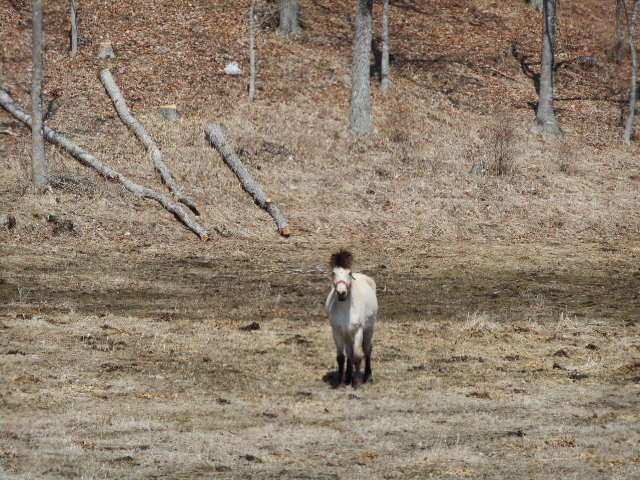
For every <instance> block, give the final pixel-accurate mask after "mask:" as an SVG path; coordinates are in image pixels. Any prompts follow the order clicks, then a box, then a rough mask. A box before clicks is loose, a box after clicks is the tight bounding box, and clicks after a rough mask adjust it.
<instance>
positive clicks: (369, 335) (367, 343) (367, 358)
mask: <svg viewBox="0 0 640 480" xmlns="http://www.w3.org/2000/svg"><path fill="white" fill-rule="evenodd" d="M362 349H363V350H364V379H363V380H364V382H367V381H368V380H369V379H370V378H371V352H372V350H373V327H371V328H368V329H366V330H365V331H364V335H363V337H362Z"/></svg>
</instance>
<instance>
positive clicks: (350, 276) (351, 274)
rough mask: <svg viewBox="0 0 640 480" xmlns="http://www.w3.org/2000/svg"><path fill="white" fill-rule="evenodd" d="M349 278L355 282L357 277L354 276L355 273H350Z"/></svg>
mask: <svg viewBox="0 0 640 480" xmlns="http://www.w3.org/2000/svg"><path fill="white" fill-rule="evenodd" d="M349 278H351V280H355V279H356V277H354V276H353V272H349Z"/></svg>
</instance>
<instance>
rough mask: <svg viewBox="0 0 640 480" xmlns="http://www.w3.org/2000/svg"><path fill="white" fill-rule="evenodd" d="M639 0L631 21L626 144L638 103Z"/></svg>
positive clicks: (635, 0) (634, 2)
mask: <svg viewBox="0 0 640 480" xmlns="http://www.w3.org/2000/svg"><path fill="white" fill-rule="evenodd" d="M638 6H640V1H639V0H633V11H632V13H631V19H630V20H629V49H630V51H631V85H629V114H628V116H627V121H626V124H625V128H624V143H626V144H629V143H631V137H633V133H634V130H635V119H636V101H637V92H638V49H637V48H636V20H637V18H638Z"/></svg>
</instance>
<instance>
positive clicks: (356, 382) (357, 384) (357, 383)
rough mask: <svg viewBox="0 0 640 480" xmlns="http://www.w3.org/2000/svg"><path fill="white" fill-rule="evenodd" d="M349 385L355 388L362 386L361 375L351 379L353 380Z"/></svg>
mask: <svg viewBox="0 0 640 480" xmlns="http://www.w3.org/2000/svg"><path fill="white" fill-rule="evenodd" d="M351 386H352V387H353V388H355V389H358V388H360V387H361V386H362V377H356V378H354V379H353V382H351Z"/></svg>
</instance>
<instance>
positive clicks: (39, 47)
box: [31, 0, 47, 191]
mask: <svg viewBox="0 0 640 480" xmlns="http://www.w3.org/2000/svg"><path fill="white" fill-rule="evenodd" d="M43 3H44V2H43V0H33V3H32V19H33V27H32V28H33V39H32V45H31V47H32V62H33V64H32V73H31V119H32V120H31V136H32V145H31V146H32V149H31V166H32V169H33V187H34V188H35V189H36V190H37V191H40V190H42V189H43V188H45V186H46V185H47V157H46V153H45V148H44V136H43V132H42V129H43V125H44V122H43V120H42V118H43V112H42V85H43V83H44V67H43V58H42V57H43V50H44V29H43V25H42V24H43V22H42V16H43V12H42V5H43Z"/></svg>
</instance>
